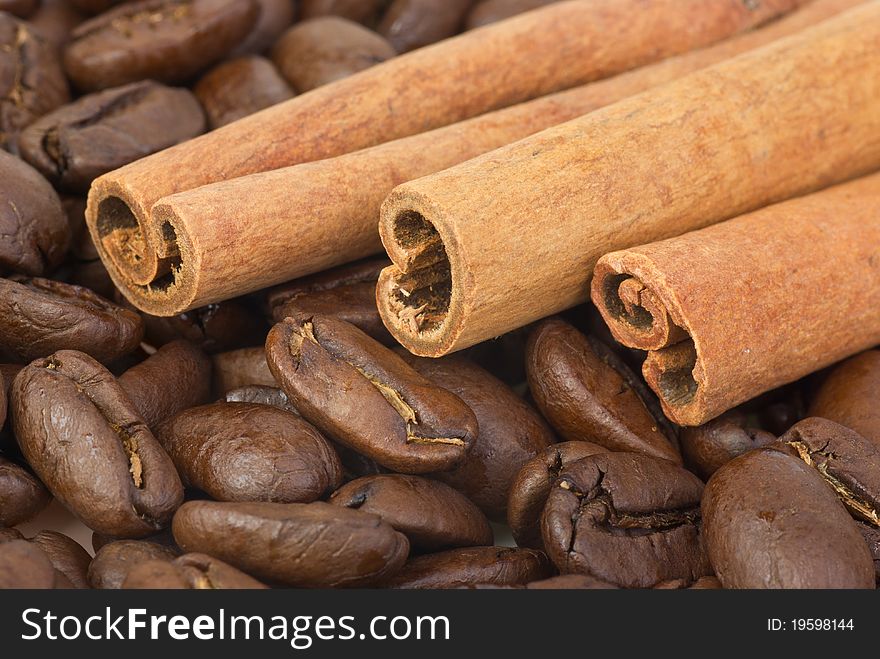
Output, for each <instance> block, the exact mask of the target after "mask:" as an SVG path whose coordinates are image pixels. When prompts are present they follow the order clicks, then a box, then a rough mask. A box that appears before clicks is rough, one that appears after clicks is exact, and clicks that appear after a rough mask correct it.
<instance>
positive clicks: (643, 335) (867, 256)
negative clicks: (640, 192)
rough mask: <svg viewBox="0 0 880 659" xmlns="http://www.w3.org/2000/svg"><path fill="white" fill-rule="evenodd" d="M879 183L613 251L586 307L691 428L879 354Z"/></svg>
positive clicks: (599, 269)
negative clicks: (632, 351) (867, 353)
mask: <svg viewBox="0 0 880 659" xmlns="http://www.w3.org/2000/svg"><path fill="white" fill-rule="evenodd" d="M878 210H880V174H874V175H872V176H869V177H866V178H863V179H858V180H856V181H853V182H851V183H845V184H843V185H838V186H836V187H833V188H829V189H827V190H823V191H821V192H817V193H814V194H812V195H808V196H806V197H801V198H798V199H792V200H789V201H786V202H782V203H780V204H776V205H773V206H768V207H766V208H763V209H761V210H759V211H756V212H753V213H750V214H747V215H743V216H741V217H738V218H736V219H733V220H729V221H727V222H723V223H721V224H717V225H715V226H712V227H708V228H705V229H701V230H699V231H693V232H691V233H687V234H684V235H682V236H679V237H677V238H670V239H668V240H664V241H661V242H656V243H651V244H648V245H643V246H641V247H634V248H631V249H627V250H622V251H617V252H612V253H610V254H606V255H605V256H603V257H602V258H601V259H600V260H599V263H598V264H597V266H596V270H595V274H594V277H593V283H592V298H593V302H594V303H595V304H596V306H597V307H598V308H599V311H600V312H601V314H602V317H603V318H604V319H605V322H606V323H607V324H608V327H609V328H610V329H611V332H612V334H613V335H614V338H616V339H617V340H618V341H620V342H621V343H623V344H624V345H626V346H629V347H633V348H639V349H642V350H648V351H649V352H648V357H647V359H646V360H645V363H644V366H643V368H642V372H643V374H644V376H645V379H646V380H647V382H648V384H649V385H650V387H651V388H652V389H653V390H654V391H655V392H656V394H657V395H658V396H659V398H660V402H661V403H662V405H663V410H664V412H665V413H666V415H667V416H668V417H669V418H670V419H672V420H673V421H675V422H676V423H679V424H682V425H688V426H696V425H700V424H702V423H704V422H705V421H708V420H709V419H712V418H714V417H716V416H718V415H719V414H721V413H723V412H725V411H727V410H729V409H731V408H733V407H735V406H736V405H738V404H740V403H742V402H744V401H746V400H748V399H750V398H754V397H755V396H757V395H759V394H761V393H763V392H765V391H769V390H770V389H775V388H776V387H778V386H780V385H783V384H786V383H788V382H792V381H794V380H797V379H798V378H800V377H802V376H804V375H807V374H808V373H812V372H813V371H816V370H818V369H820V368H823V367H825V366H827V365H829V364H832V363H834V362H836V361H837V360H839V359H842V358H844V357H847V356H848V355H851V354H854V353H856V352H859V351H861V350H864V349H865V348H869V347H872V346H874V345H877V344H878V343H880V267H878V264H880V222H878V221H877V213H878Z"/></svg>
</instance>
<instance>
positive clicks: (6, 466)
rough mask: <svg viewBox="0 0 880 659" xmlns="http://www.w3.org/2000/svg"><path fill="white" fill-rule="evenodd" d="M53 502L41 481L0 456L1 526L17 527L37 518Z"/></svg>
mask: <svg viewBox="0 0 880 659" xmlns="http://www.w3.org/2000/svg"><path fill="white" fill-rule="evenodd" d="M51 500H52V496H51V495H50V494H49V492H48V491H47V490H46V488H45V487H43V484H42V483H41V482H40V481H39V479H37V478H36V477H35V476H34V475H33V474H31V473H30V472H29V471H28V470H27V469H25V468H24V467H21V466H19V465H17V464H15V463H14V462H12V461H11V460H7V459H6V458H4V457H3V456H2V455H0V526H15V525H17V524H21V523H23V522H26V521H28V520H29V519H32V518H34V517H36V516H37V515H38V514H39V513H40V511H42V510H43V509H44V508H45V507H46V506H48V505H49V502H50V501H51Z"/></svg>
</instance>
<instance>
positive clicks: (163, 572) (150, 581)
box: [122, 554, 267, 590]
mask: <svg viewBox="0 0 880 659" xmlns="http://www.w3.org/2000/svg"><path fill="white" fill-rule="evenodd" d="M122 587H123V588H125V589H146V590H162V589H170V590H233V589H249V590H250V589H260V588H267V586H266V585H265V584H262V583H260V582H259V581H257V580H256V579H254V578H253V577H249V576H248V575H246V574H245V573H244V572H241V571H240V570H236V569H235V568H234V567H232V566H231V565H227V564H226V563H224V562H223V561H218V560H217V559H216V558H212V557H211V556H208V555H206V554H184V555H183V556H179V557H178V558H175V559H174V560H173V561H170V562H169V561H157V560H152V561H145V562H143V563H139V564H137V565H135V566H134V567H132V569H131V570H130V571H129V572H128V576H126V577H125V581H123V582H122Z"/></svg>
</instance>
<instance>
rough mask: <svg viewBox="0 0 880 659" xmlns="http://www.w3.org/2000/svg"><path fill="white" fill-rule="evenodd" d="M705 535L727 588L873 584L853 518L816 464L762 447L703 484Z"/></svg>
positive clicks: (867, 556)
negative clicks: (806, 462) (805, 462)
mask: <svg viewBox="0 0 880 659" xmlns="http://www.w3.org/2000/svg"><path fill="white" fill-rule="evenodd" d="M702 512H703V536H704V541H705V544H706V549H707V552H708V555H709V558H710V560H711V562H712V567H713V569H714V571H715V574H716V576H717V577H718V578H719V579H720V581H721V583H722V584H723V585H724V587H725V588H873V587H874V562H873V559H872V557H871V552H870V551H869V550H868V546H867V544H866V543H865V541H864V539H863V538H862V535H861V534H860V533H859V530H858V527H857V525H856V522H855V521H854V520H853V519H852V518H851V517H850V516H849V514H848V513H847V510H846V508H845V507H844V506H843V504H842V503H841V502H840V501H839V500H838V498H837V496H836V495H835V493H834V491H833V490H832V489H831V488H829V487H828V486H827V485H826V484H825V481H824V480H823V479H822V476H821V475H820V474H819V473H818V471H817V470H816V469H814V468H813V467H810V466H808V465H806V464H804V462H803V461H802V460H800V459H799V458H796V457H794V456H792V455H790V454H788V453H787V452H783V451H780V450H776V449H774V448H772V447H766V448H761V449H757V450H754V451H749V452H748V453H745V454H744V455H741V456H739V457H738V458H735V459H734V460H731V461H730V462H728V463H727V464H726V465H724V466H723V467H721V469H719V470H718V471H716V472H715V474H714V475H713V476H712V478H711V479H710V480H709V483H708V484H707V486H706V492H705V494H704V496H703V502H702Z"/></svg>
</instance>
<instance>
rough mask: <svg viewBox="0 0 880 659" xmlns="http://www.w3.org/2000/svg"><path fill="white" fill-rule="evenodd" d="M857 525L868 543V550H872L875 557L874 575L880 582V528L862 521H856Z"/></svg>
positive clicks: (872, 556) (872, 555)
mask: <svg viewBox="0 0 880 659" xmlns="http://www.w3.org/2000/svg"><path fill="white" fill-rule="evenodd" d="M856 525H857V526H858V527H859V533H861V534H862V537H863V538H864V539H865V542H866V543H868V551H870V552H871V558H873V559H874V577H875V580H876V581H878V582H880V529H878V528H877V527H876V526H871V525H870V524H863V523H862V522H856Z"/></svg>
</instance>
